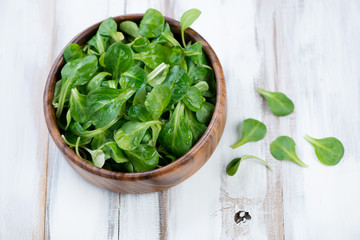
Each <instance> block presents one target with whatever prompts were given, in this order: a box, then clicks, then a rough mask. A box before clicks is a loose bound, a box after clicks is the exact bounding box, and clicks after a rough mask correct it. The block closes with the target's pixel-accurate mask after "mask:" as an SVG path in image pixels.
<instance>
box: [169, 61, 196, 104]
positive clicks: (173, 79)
mask: <svg viewBox="0 0 360 240" xmlns="http://www.w3.org/2000/svg"><path fill="white" fill-rule="evenodd" d="M162 84H164V85H166V86H168V87H169V88H170V89H171V92H172V100H171V104H174V103H177V102H178V101H180V100H181V99H182V98H183V97H184V96H185V94H186V93H187V91H188V89H189V87H190V79H189V77H188V75H187V74H186V71H185V70H184V68H182V67H181V66H179V65H175V66H173V67H172V68H171V69H170V72H169V74H168V75H167V77H166V79H165V80H164V82H163V83H162Z"/></svg>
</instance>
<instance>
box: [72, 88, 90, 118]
mask: <svg viewBox="0 0 360 240" xmlns="http://www.w3.org/2000/svg"><path fill="white" fill-rule="evenodd" d="M70 112H71V117H72V118H73V119H74V120H75V121H78V122H80V123H84V122H87V121H89V115H88V113H89V112H88V108H87V98H86V95H83V94H81V93H79V91H78V90H77V89H76V88H72V89H71V95H70Z"/></svg>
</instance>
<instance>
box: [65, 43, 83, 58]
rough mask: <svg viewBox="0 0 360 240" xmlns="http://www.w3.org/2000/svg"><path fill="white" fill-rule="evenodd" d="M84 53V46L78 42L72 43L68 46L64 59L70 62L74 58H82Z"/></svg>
mask: <svg viewBox="0 0 360 240" xmlns="http://www.w3.org/2000/svg"><path fill="white" fill-rule="evenodd" d="M83 55H84V53H83V51H82V48H81V47H80V46H79V44H77V43H72V44H70V45H69V46H67V47H66V48H65V50H64V59H65V62H70V61H72V60H75V59H78V58H82V57H83Z"/></svg>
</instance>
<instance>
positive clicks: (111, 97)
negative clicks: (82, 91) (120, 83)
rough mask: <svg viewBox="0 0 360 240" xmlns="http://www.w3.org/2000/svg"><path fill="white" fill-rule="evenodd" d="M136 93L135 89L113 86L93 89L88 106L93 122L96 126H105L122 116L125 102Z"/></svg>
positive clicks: (89, 95)
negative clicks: (114, 87) (115, 87)
mask: <svg viewBox="0 0 360 240" xmlns="http://www.w3.org/2000/svg"><path fill="white" fill-rule="evenodd" d="M134 93H135V90H133V89H113V88H99V89H96V90H94V91H91V92H90V93H89V94H88V106H89V110H90V113H91V119H92V120H93V124H94V125H95V126H96V127H103V126H106V125H107V124H109V123H110V122H111V121H112V120H113V119H115V118H116V117H118V116H121V115H122V113H123V105H124V103H125V102H126V101H127V100H128V99H129V98H130V97H131V96H132V95H133V94H134ZM124 106H125V105H124Z"/></svg>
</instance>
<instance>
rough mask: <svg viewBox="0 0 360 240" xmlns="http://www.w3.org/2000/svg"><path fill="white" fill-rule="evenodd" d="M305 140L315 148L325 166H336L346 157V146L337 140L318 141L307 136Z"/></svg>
mask: <svg viewBox="0 0 360 240" xmlns="http://www.w3.org/2000/svg"><path fill="white" fill-rule="evenodd" d="M305 139H306V141H308V142H309V143H310V144H311V145H312V146H313V147H314V149H315V154H316V156H317V158H318V159H319V161H320V162H322V163H323V164H325V165H328V166H335V165H336V164H338V163H339V162H340V160H341V158H342V157H343V156H344V151H345V150H344V146H343V144H342V143H341V142H340V141H339V139H337V138H334V137H328V138H322V139H316V138H312V137H310V136H309V135H306V136H305Z"/></svg>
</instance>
